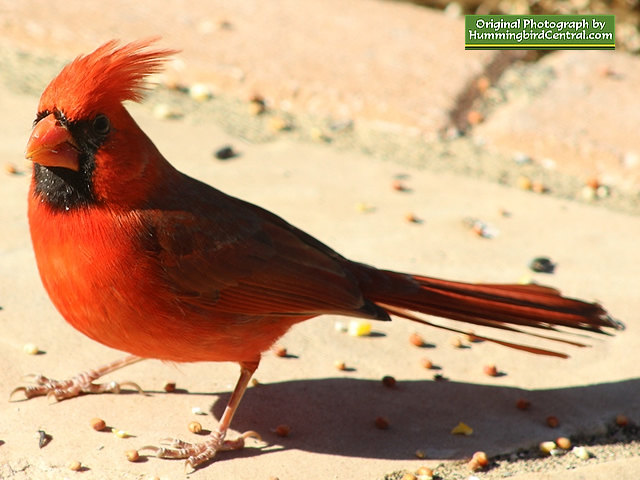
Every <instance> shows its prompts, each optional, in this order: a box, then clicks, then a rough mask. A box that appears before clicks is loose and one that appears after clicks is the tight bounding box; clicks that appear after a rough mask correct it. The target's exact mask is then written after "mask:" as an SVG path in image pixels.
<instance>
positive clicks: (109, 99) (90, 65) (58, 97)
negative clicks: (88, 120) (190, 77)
mask: <svg viewBox="0 0 640 480" xmlns="http://www.w3.org/2000/svg"><path fill="white" fill-rule="evenodd" d="M156 40H157V39H155V38H154V39H147V40H140V41H136V42H131V43H128V44H126V45H123V46H119V42H118V41H117V40H111V41H109V42H107V43H105V44H103V45H102V46H100V47H98V48H97V49H96V50H94V51H93V52H92V53H89V54H88V55H81V56H79V57H77V58H76V59H75V60H73V61H72V62H71V63H69V64H68V65H66V66H65V67H64V68H63V69H62V71H61V72H60V73H59V74H58V76H56V77H55V78H54V79H53V80H52V81H51V83H50V84H49V85H48V86H47V88H46V89H45V91H44V92H43V94H42V97H41V98H40V105H39V111H40V112H44V111H52V110H54V109H58V110H60V111H61V112H63V113H64V115H65V116H66V117H67V118H69V119H76V118H83V117H85V116H88V115H92V114H95V113H98V112H99V111H101V110H104V109H106V108H107V107H109V106H111V107H113V105H116V104H121V103H122V102H124V101H125V100H132V101H134V102H139V101H141V100H142V97H143V91H144V89H145V77H146V76H148V75H151V74H153V73H157V72H159V71H160V70H162V65H163V63H164V62H165V61H166V59H167V57H169V56H170V55H173V54H175V53H176V51H175V50H149V49H148V47H149V46H150V45H151V44H152V43H153V42H155V41H156Z"/></svg>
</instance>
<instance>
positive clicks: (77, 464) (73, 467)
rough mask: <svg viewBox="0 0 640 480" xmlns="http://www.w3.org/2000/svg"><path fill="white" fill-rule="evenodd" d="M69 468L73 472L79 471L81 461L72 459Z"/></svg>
mask: <svg viewBox="0 0 640 480" xmlns="http://www.w3.org/2000/svg"><path fill="white" fill-rule="evenodd" d="M69 470H71V471H73V472H79V471H80V470H82V463H80V462H79V461H77V460H74V461H73V462H71V463H69Z"/></svg>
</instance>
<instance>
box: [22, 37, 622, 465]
mask: <svg viewBox="0 0 640 480" xmlns="http://www.w3.org/2000/svg"><path fill="white" fill-rule="evenodd" d="M150 43H151V42H150V41H140V42H135V43H130V44H127V45H124V46H119V45H118V43H117V42H115V41H111V42H108V43H106V44H104V45H102V46H101V47H99V48H98V49H97V50H95V51H94V52H93V53H91V54H89V55H85V56H80V57H78V58H76V59H75V60H74V61H73V62H71V63H70V64H69V65H67V66H66V67H64V69H63V70H62V71H61V72H60V74H59V75H58V76H57V77H55V78H54V79H53V81H52V82H51V83H50V84H49V86H48V87H47V88H46V89H45V91H44V93H43V94H42V97H41V99H40V104H39V106H38V113H37V115H36V119H35V123H34V128H33V132H32V133H31V137H30V138H29V142H28V144H27V151H26V156H27V158H29V159H30V160H31V161H33V177H32V181H31V188H30V191H29V199H28V201H29V227H30V231H31V238H32V241H33V249H34V251H35V256H36V260H37V264H38V269H39V271H40V276H41V278H42V282H43V284H44V286H45V289H46V290H47V292H48V294H49V296H50V297H51V300H52V302H53V303H54V305H55V306H56V308H57V309H58V311H59V312H60V313H61V314H62V316H63V317H64V318H65V319H66V320H67V322H69V323H70V324H71V325H73V326H74V327H75V328H76V329H78V330H79V331H81V332H82V333H84V334H85V335H87V336H89V337H91V338H92V339H94V340H96V341H98V342H100V343H103V344H104V345H108V346H109V347H112V348H116V349H119V350H123V351H126V352H129V353H130V354H131V355H130V356H127V357H126V358H124V359H123V360H121V361H118V362H114V363H112V364H109V365H106V366H103V367H102V368H99V369H96V370H90V371H87V372H84V373H82V374H80V375H78V376H76V377H74V378H72V379H70V380H66V381H60V382H58V381H55V380H50V379H48V378H46V377H43V376H38V377H36V385H32V386H28V387H24V386H23V387H19V388H17V389H15V390H14V392H13V393H15V392H18V391H20V392H23V394H24V395H25V396H26V397H27V398H31V397H34V396H38V395H50V394H51V395H54V396H55V397H56V398H57V399H58V400H61V399H64V398H69V397H73V396H76V395H78V394H80V393H85V392H87V393H88V392H91V393H97V392H117V391H118V390H119V385H117V384H115V383H110V384H94V383H92V382H93V381H94V380H96V379H97V378H99V377H100V376H102V375H104V374H106V373H109V372H111V371H113V370H116V369H118V368H120V367H122V366H125V365H129V364H131V363H134V362H136V361H139V360H142V359H144V358H157V359H162V360H169V361H174V362H197V361H231V362H237V363H238V364H240V368H241V374H240V378H239V380H238V383H237V385H236V387H235V389H234V391H233V394H232V395H231V399H230V400H229V404H228V405H227V407H226V409H225V411H224V414H223V416H222V418H221V420H220V424H219V426H218V429H217V430H216V431H214V432H213V433H212V435H211V437H210V438H208V439H207V440H205V441H204V442H202V443H197V444H188V443H185V442H180V441H175V442H174V443H173V444H172V445H171V446H169V447H165V448H158V447H153V450H154V451H155V452H156V454H157V456H159V457H170V458H186V459H187V463H188V464H189V465H191V466H192V467H196V466H198V465H200V464H202V463H203V462H205V461H207V460H210V459H211V458H213V456H214V455H215V454H216V451H218V450H223V449H230V448H240V447H241V446H242V445H243V437H240V438H239V439H237V440H234V441H229V440H225V435H226V433H227V430H228V428H229V425H230V422H231V419H232V417H233V415H234V413H235V411H236V409H237V407H238V404H239V403H240V400H241V398H242V395H243V393H244V391H245V389H246V387H247V384H248V382H249V379H250V378H251V375H252V374H253V372H254V371H255V369H256V368H257V367H258V364H259V362H260V357H261V354H262V352H264V351H265V350H267V349H269V348H270V347H271V346H272V345H273V343H274V342H275V341H276V340H277V339H278V338H279V337H280V336H281V335H283V334H284V333H285V332H286V331H287V330H288V329H289V328H291V327H292V326H293V325H294V324H296V323H298V322H302V321H304V320H307V319H309V318H312V317H315V316H317V315H322V314H333V315H347V316H352V317H360V318H367V319H374V320H390V315H396V316H399V317H404V318H407V319H409V320H412V321H415V322H419V323H422V324H425V325H433V324H432V323H430V322H428V321H427V320H425V319H423V318H422V317H419V316H418V314H429V315H436V316H440V317H447V318H450V319H454V320H459V321H461V322H467V323H472V324H476V325H484V326H490V327H496V328H501V329H506V330H512V331H514V330H515V331H517V326H528V327H537V328H540V329H547V330H554V329H555V327H556V326H563V327H571V328H576V329H583V330H590V331H594V332H601V333H602V332H603V331H602V330H601V328H602V327H612V328H620V324H619V323H618V322H616V321H615V320H613V319H612V318H611V317H610V316H609V315H608V314H607V313H606V311H605V310H604V309H603V308H602V307H601V306H600V305H598V304H596V303H587V302H583V301H581V300H576V299H570V298H565V297H563V296H561V295H560V293H559V292H558V291H557V290H554V289H552V288H548V287H542V286H538V285H493V284H467V283H459V282H451V281H447V280H438V279H435V278H430V277H425V276H420V275H410V274H406V273H398V272H393V271H387V270H379V269H376V268H375V267H371V266H368V265H364V264H361V263H357V262H353V261H350V260H348V259H346V258H344V257H343V256H341V255H340V254H338V253H336V252H335V251H333V250H332V249H331V248H329V247H328V246H326V245H324V244H323V243H321V242H320V241H318V240H316V239H315V238H313V237H311V236H310V235H308V234H306V233H304V232H303V231H301V230H299V229H297V228H296V227H294V226H293V225H290V224H289V223H287V222H286V221H284V220H283V219H281V218H280V217H278V216H276V215H274V214H273V213H270V212H268V211H266V210H263V209H262V208H260V207H257V206H255V205H252V204H250V203H247V202H244V201H242V200H239V199H237V198H234V197H231V196H229V195H226V194H224V193H222V192H220V191H218V190H216V189H214V188H213V187H210V186H209V185H206V184H204V183H202V182H200V181H198V180H195V179H193V178H190V177H188V176H187V175H185V174H183V173H181V172H179V171H178V170H176V169H175V168H174V167H173V166H172V165H171V164H170V163H169V162H168V161H167V160H166V159H165V158H164V157H163V156H162V155H161V154H160V152H159V151H158V149H157V148H156V147H155V146H154V144H153V143H152V141H151V140H150V139H149V138H148V137H147V136H146V135H145V134H144V132H143V131H142V130H141V129H140V127H139V126H138V125H137V124H136V122H135V121H134V120H133V118H132V117H131V116H130V115H129V113H128V112H127V110H126V109H125V107H124V106H123V102H124V101H125V100H133V101H140V100H141V97H142V91H143V86H144V80H145V77H146V76H147V75H149V74H152V73H156V72H158V71H159V70H160V69H161V66H162V64H163V62H164V61H165V59H166V58H167V57H168V56H170V55H172V54H173V53H175V52H174V51H170V50H151V49H149V46H150ZM435 326H438V325H435ZM440 328H444V327H440ZM455 331H457V330H455ZM545 338H548V337H545ZM488 340H491V341H495V342H498V343H501V344H503V345H507V346H510V347H514V348H518V349H522V350H526V351H529V352H533V353H538V354H546V355H556V356H560V357H566V355H563V354H560V353H555V352H552V351H548V350H543V349H540V348H533V347H527V346H523V345H516V344H512V343H508V342H502V341H499V340H495V339H488ZM556 340H558V339H556ZM568 343H571V344H574V345H580V344H577V343H575V342H568Z"/></svg>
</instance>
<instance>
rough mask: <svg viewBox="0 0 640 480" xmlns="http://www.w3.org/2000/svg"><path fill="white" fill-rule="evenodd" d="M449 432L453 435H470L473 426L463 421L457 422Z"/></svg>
mask: <svg viewBox="0 0 640 480" xmlns="http://www.w3.org/2000/svg"><path fill="white" fill-rule="evenodd" d="M451 433H452V434H453V435H467V436H469V435H471V434H472V433H473V428H471V427H470V426H469V425H467V424H466V423H464V422H460V423H458V425H456V426H455V427H453V428H452V429H451Z"/></svg>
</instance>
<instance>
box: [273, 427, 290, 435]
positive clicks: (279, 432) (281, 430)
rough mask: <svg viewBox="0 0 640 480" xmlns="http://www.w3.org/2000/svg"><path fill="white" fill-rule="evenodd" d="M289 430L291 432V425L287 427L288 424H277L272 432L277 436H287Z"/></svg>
mask: <svg viewBox="0 0 640 480" xmlns="http://www.w3.org/2000/svg"><path fill="white" fill-rule="evenodd" d="M289 432H291V427H289V425H278V426H277V427H276V428H274V429H273V433H275V434H276V435H278V436H279V437H288V436H289Z"/></svg>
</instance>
